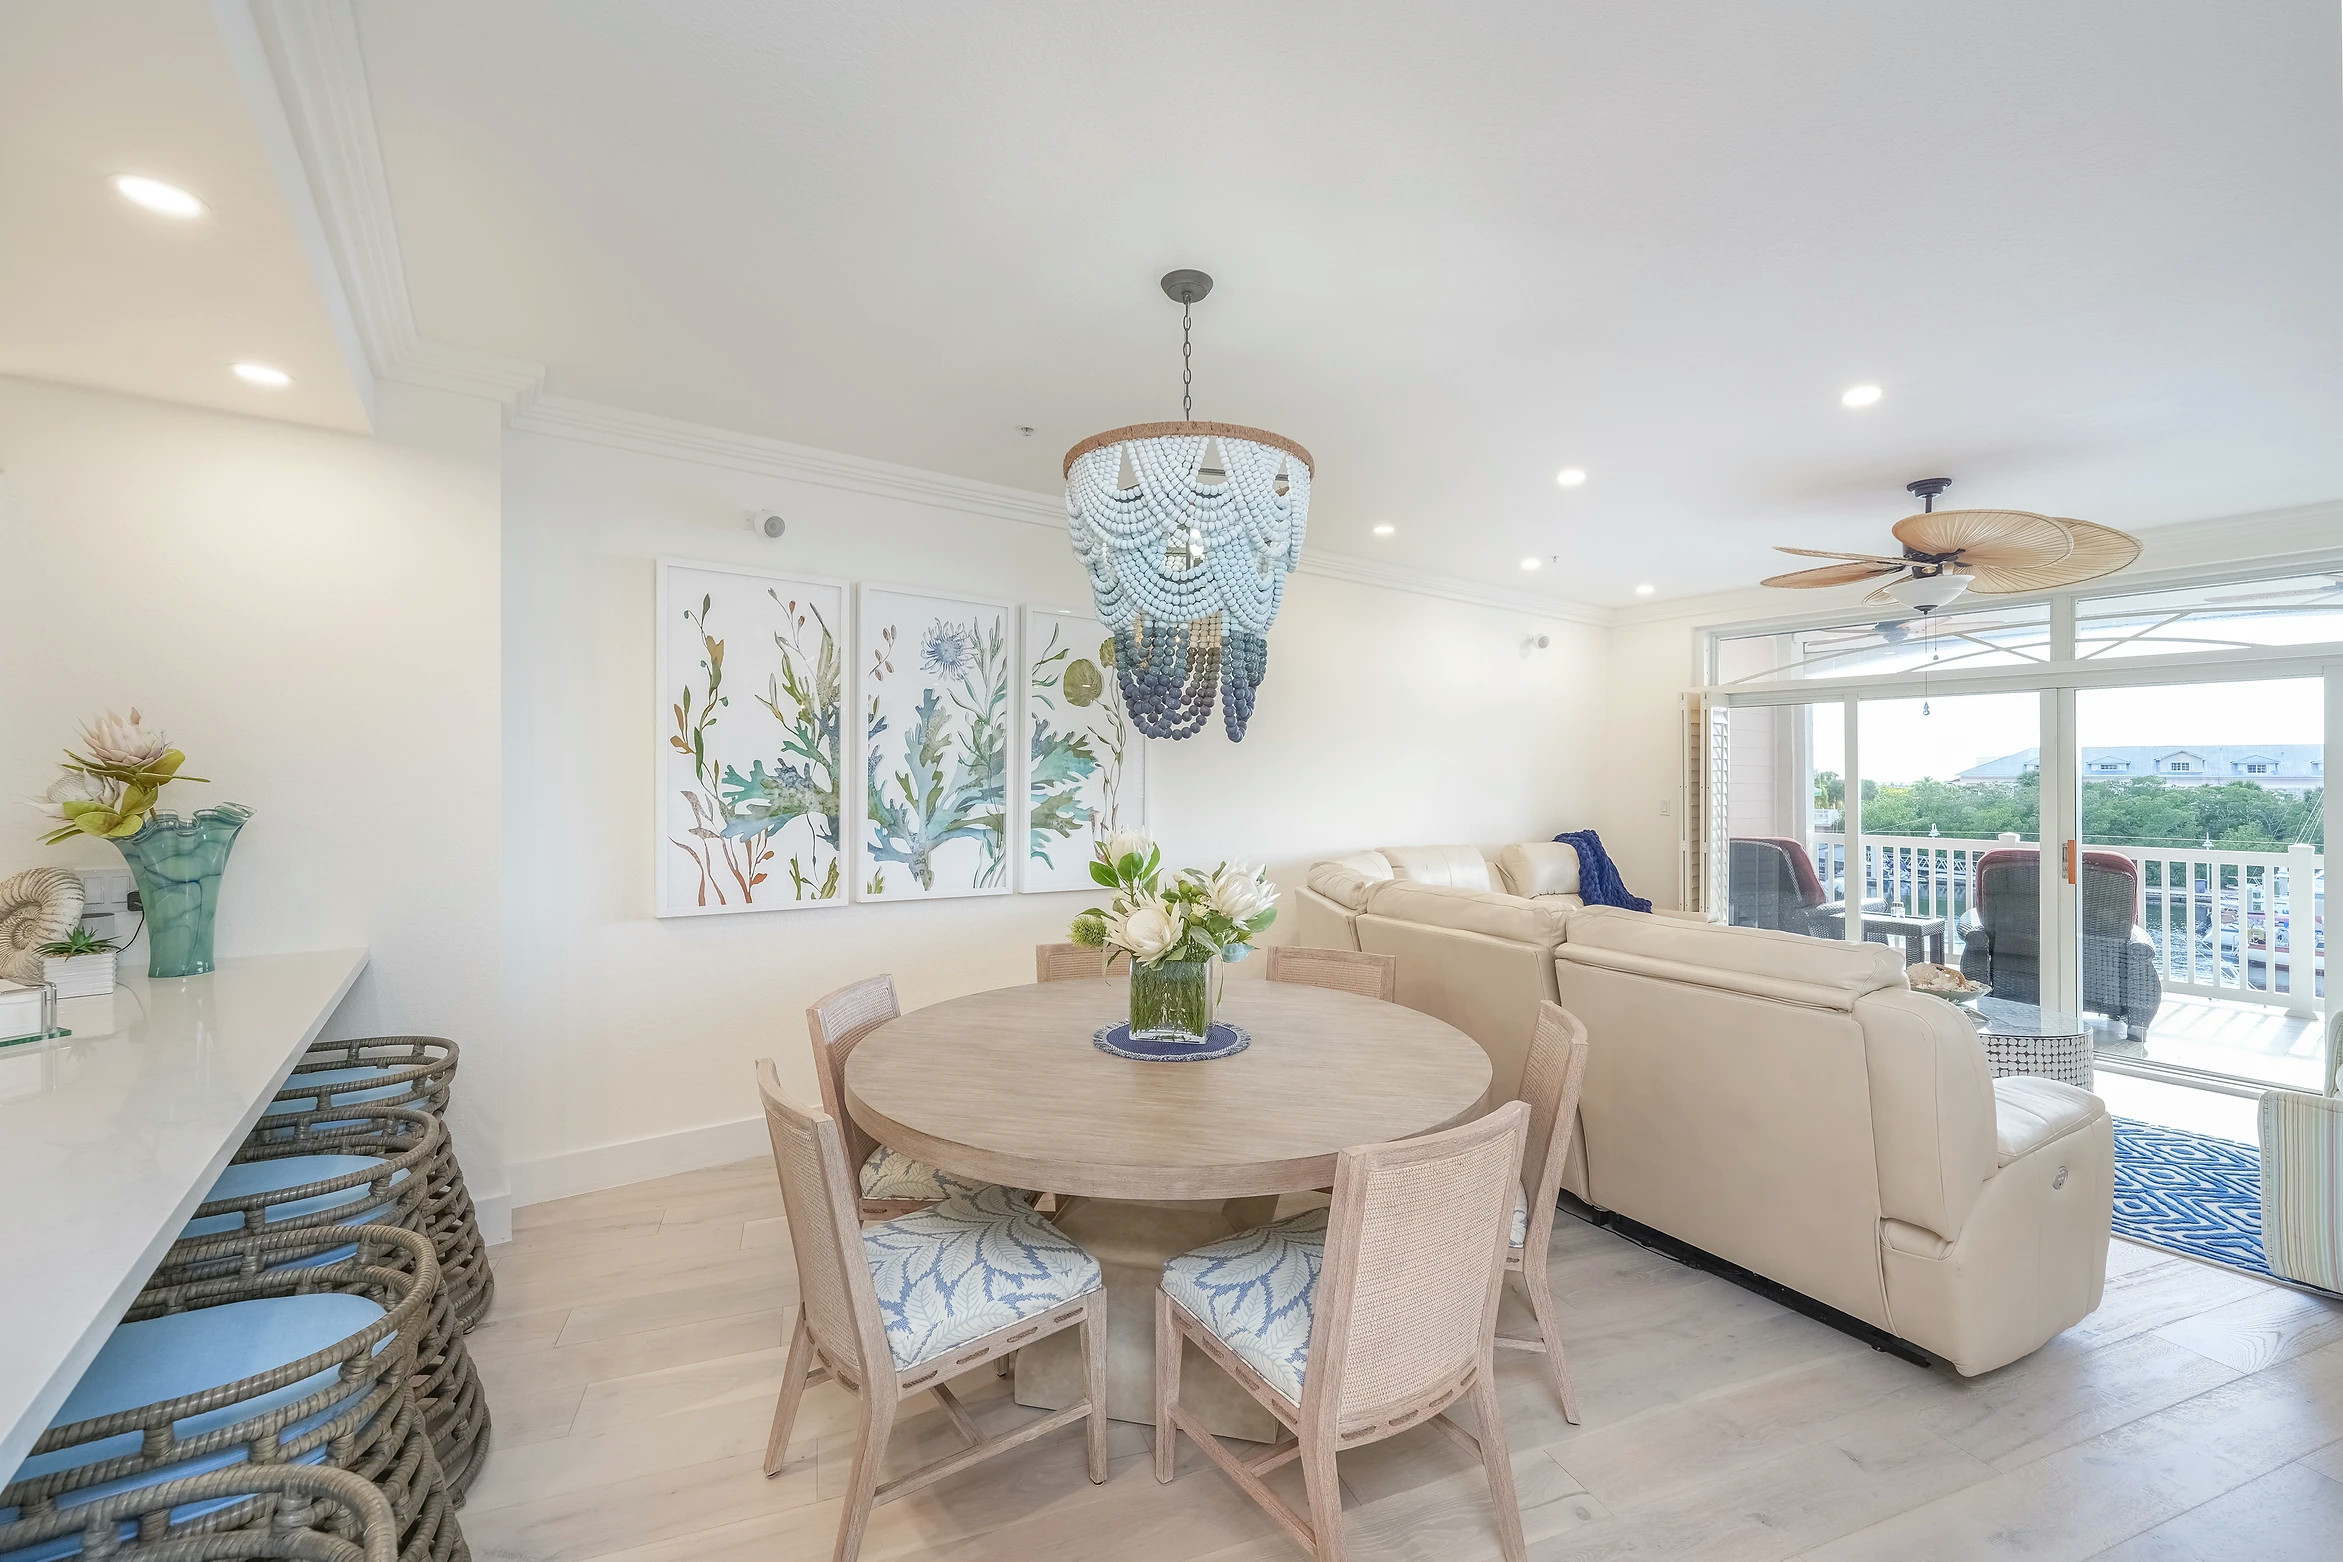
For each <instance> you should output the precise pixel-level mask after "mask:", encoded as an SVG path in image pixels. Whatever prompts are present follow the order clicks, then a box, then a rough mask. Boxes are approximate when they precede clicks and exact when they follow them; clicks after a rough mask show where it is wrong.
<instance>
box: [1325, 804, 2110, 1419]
mask: <svg viewBox="0 0 2343 1562" xmlns="http://www.w3.org/2000/svg"><path fill="white" fill-rule="evenodd" d="M1298 899H1299V905H1298V907H1297V908H1296V916H1295V941H1296V942H1298V943H1302V944H1310V945H1316V946H1319V947H1323V948H1336V949H1366V950H1371V951H1375V952H1378V953H1383V954H1391V955H1396V956H1398V958H1399V996H1400V1001H1401V1002H1403V1003H1406V1004H1408V1005H1409V1006H1410V1007H1412V1008H1416V1009H1420V1010H1423V1011H1424V1012H1426V1013H1428V1014H1434V1015H1437V1016H1439V1017H1440V1018H1442V1019H1444V1020H1447V1021H1448V1022H1449V1023H1450V1024H1452V1025H1455V1026H1456V1027H1457V1028H1458V1029H1460V1030H1463V1031H1464V1032H1466V1033H1467V1034H1468V1035H1470V1036H1472V1037H1473V1038H1474V1039H1475V1040H1477V1041H1479V1042H1480V1043H1481V1045H1482V1046H1484V1047H1486V1048H1487V1049H1488V1051H1489V1054H1490V1057H1491V1060H1492V1062H1493V1064H1494V1066H1495V1075H1496V1078H1495V1081H1494V1083H1493V1085H1492V1087H1491V1088H1492V1095H1493V1096H1494V1097H1495V1098H1496V1099H1503V1098H1504V1097H1505V1096H1506V1095H1507V1094H1509V1093H1510V1092H1511V1091H1512V1090H1514V1089H1515V1088H1516V1087H1517V1086H1518V1083H1519V1080H1520V1074H1521V1060H1522V1056H1523V1054H1524V1051H1525V1050H1526V1048H1527V1046H1528V1039H1529V1034H1530V1029H1531V1027H1532V1026H1533V1025H1534V1024H1535V1022H1536V1015H1537V1005H1538V1001H1539V1000H1540V999H1541V998H1551V999H1554V1000H1556V1001H1557V1002H1559V1003H1561V1004H1562V1005H1563V1007H1565V1008H1567V1009H1569V1010H1570V1011H1571V1012H1573V1013H1574V1014H1576V1015H1577V1016H1578V1017H1579V1018H1580V1019H1581V1020H1583V1021H1585V1022H1586V1026H1587V1031H1588V1034H1589V1036H1590V1038H1591V1040H1592V1043H1593V1046H1592V1051H1591V1053H1590V1055H1589V1058H1588V1065H1587V1075H1586V1085H1585V1090H1584V1094H1583V1096H1582V1098H1581V1101H1580V1107H1579V1125H1580V1131H1579V1134H1578V1139H1577V1144H1576V1146H1575V1147H1574V1149H1573V1153H1572V1158H1571V1165H1570V1170H1569V1175H1568V1179H1567V1181H1568V1186H1569V1187H1570V1189H1571V1191H1572V1192H1574V1193H1576V1194H1578V1195H1579V1196H1580V1197H1582V1198H1584V1199H1586V1200H1587V1201H1588V1202H1590V1203H1592V1204H1595V1205H1597V1206H1598V1207H1601V1208H1604V1209H1609V1210H1615V1211H1617V1212H1618V1213H1620V1214H1622V1215H1625V1216H1627V1217H1628V1218H1630V1219H1632V1220H1636V1221H1640V1222H1642V1223H1643V1224H1644V1225H1647V1226H1651V1227H1653V1228H1655V1229H1657V1230H1660V1231H1664V1232H1666V1233H1668V1234H1669V1235H1671V1236H1674V1237H1677V1238H1679V1239H1680V1240H1682V1241H1685V1242H1689V1243H1691V1244H1692V1245H1693V1246H1695V1247H1698V1248H1702V1249H1705V1250H1706V1251H1708V1252H1711V1253H1714V1254H1716V1255H1718V1256H1719V1257H1722V1258H1725V1259H1729V1260H1731V1261H1732V1262H1733V1263H1736V1264H1739V1265H1741V1266H1742V1267H1744V1268H1747V1269H1751V1270H1754V1271H1756V1272H1757V1273H1759V1274H1763V1275H1766V1276H1768V1277H1769V1278H1771V1279H1774V1280H1777V1281H1779V1282H1780V1283H1782V1284H1783V1285H1786V1286H1788V1287H1790V1288H1791V1289H1792V1290H1795V1291H1799V1292H1801V1293H1803V1294H1805V1295H1807V1296H1810V1297H1813V1298H1814V1299H1816V1300H1817V1301H1821V1302H1824V1303H1827V1304H1828V1305H1830V1306H1832V1307H1835V1308H1837V1309H1839V1310H1840V1311H1842V1312H1845V1313H1848V1314H1851V1315H1852V1316H1854V1317H1857V1318H1860V1319H1862V1320H1863V1321H1865V1322H1866V1323H1870V1324H1872V1325H1874V1326H1875V1327H1878V1328H1881V1329H1884V1330H1886V1331H1887V1332H1889V1333H1891V1334H1894V1335H1896V1336H1898V1337H1899V1338H1902V1339H1905V1340H1909V1341H1911V1342H1912V1343H1913V1344H1916V1345H1919V1346H1922V1347H1923V1348H1925V1349H1927V1350H1929V1351H1932V1352H1934V1353H1935V1354H1937V1355H1939V1356H1942V1357H1944V1358H1945V1359H1947V1360H1949V1361H1950V1362H1951V1363H1952V1364H1953V1365H1954V1366H1955V1367H1956V1368H1957V1369H1958V1370H1959V1371H1961V1372H1962V1373H1964V1374H1973V1373H1978V1372H1984V1371H1987V1370H1989V1369H1991V1368H1994V1367H1998V1366H2001V1365H2003V1364H2005V1363H2007V1362H2010V1361H2014V1360H2016V1359H2017V1358H2018V1357H2020V1356H2023V1355H2025V1354H2026V1353H2027V1352H2029V1351H2031V1350H2033V1349H2034V1348H2035V1347H2037V1346H2039V1345H2040V1344H2042V1343H2043V1342H2044V1341H2045V1340H2047V1339H2049V1338H2050V1337H2051V1336H2052V1335H2054V1334H2056V1333H2058V1332H2059V1331H2060V1330H2062V1329H2064V1328H2067V1327H2068V1326H2069V1325H2071V1324H2073V1323H2075V1322H2077V1321H2078V1320H2080V1319H2081V1318H2082V1317H2084V1316H2085V1315H2086V1314H2088V1313H2090V1312H2091V1311H2092V1310H2093V1309H2095V1308H2096V1307H2097V1306H2098V1305H2099V1298H2100V1293H2101V1289H2102V1287H2103V1285H2104V1282H2105V1277H2106V1268H2107V1243H2108V1235H2109V1221H2110V1214H2111V1211H2112V1207H2113V1202H2114V1168H2115V1145H2114V1133H2113V1129H2112V1126H2111V1124H2110V1123H2109V1120H2108V1115H2107V1109H2106V1107H2105V1105H2104V1104H2103V1103H2102V1102H2101V1101H2100V1100H2099V1099H2098V1097H2096V1096H2093V1095H2091V1094H2089V1093H2088V1092H2086V1091H2082V1090H2077V1089H2075V1088H2073V1087H2072V1086H2068V1085H2061V1084H2058V1083H2056V1082H2054V1081H2051V1080H2046V1079H2036V1078H2031V1077H2024V1076H2020V1077H2014V1078H2009V1079H2001V1080H1996V1079H1994V1078H1992V1077H1991V1070H1990V1069H1989V1067H1988V1066H1987V1064H1986V1060H1985V1054H1984V1051H1983V1049H1982V1048H1981V1047H1980V1046H1979V1045H1978V1042H1977V1038H1976V1033H1975V1032H1974V1031H1973V1030H1972V1029H1971V1028H1970V1026H1969V1023H1968V1022H1967V1020H1966V1019H1964V1018H1963V1017H1962V1016H1961V1015H1960V1014H1958V1013H1957V1012H1955V1011H1954V1010H1953V1009H1952V1008H1951V1007H1950V1006H1948V1005H1946V1004H1944V1003H1942V1002H1940V1001H1938V1000H1937V999H1934V998H1930V997H1927V996H1925V995H1924V994H1920V993H1915V992H1913V991H1911V989H1910V987H1909V985H1908V984H1907V983H1906V981H1905V978H1904V972H1903V968H1902V965H1901V963H1900V962H1899V960H1898V959H1897V957H1896V955H1895V954H1894V953H1892V952H1891V951H1890V950H1889V949H1887V948H1886V947H1885V946H1883V945H1879V944H1841V943H1830V942H1826V941H1823V940H1819V939H1811V938H1799V937H1796V936H1794V935H1792V934H1787V933H1775V932H1769V931H1765V930H1762V929H1757V928H1737V927H1725V926H1720V925H1714V924H1710V923H1706V922H1703V921H1701V920H1699V919H1697V918H1695V917H1690V916H1687V915H1684V914H1681V913H1678V914H1663V915H1646V914H1643V913H1640V912H1632V911H1620V910H1615V909H1612V908H1609V907H1599V906H1597V907H1590V906H1587V905H1585V904H1584V902H1583V901H1582V900H1581V899H1580V897H1579V895H1578V880H1577V859H1576V855H1575V854H1574V853H1572V852H1571V851H1570V848H1569V847H1567V846H1563V845H1560V844H1557V843H1552V842H1535V843H1530V844H1526V845H1520V846H1509V847H1506V848H1505V849H1504V850H1503V851H1501V852H1499V853H1498V854H1497V855H1496V856H1495V857H1494V858H1493V859H1492V858H1490V857H1488V856H1485V855H1484V854H1483V853H1481V852H1480V851H1479V850H1477V849H1475V848H1472V847H1455V846H1441V847H1385V848H1382V849H1381V850H1379V851H1375V852H1365V853H1360V854H1358V855H1356V856H1352V857H1346V858H1342V859H1339V860H1336V861H1329V862H1321V863H1318V864H1315V865H1314V866H1313V867H1312V868H1311V869H1310V871H1309V874H1308V877H1307V882H1306V884H1305V886H1304V887H1303V888H1302V889H1301V890H1300V891H1299V894H1298Z"/></svg>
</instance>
